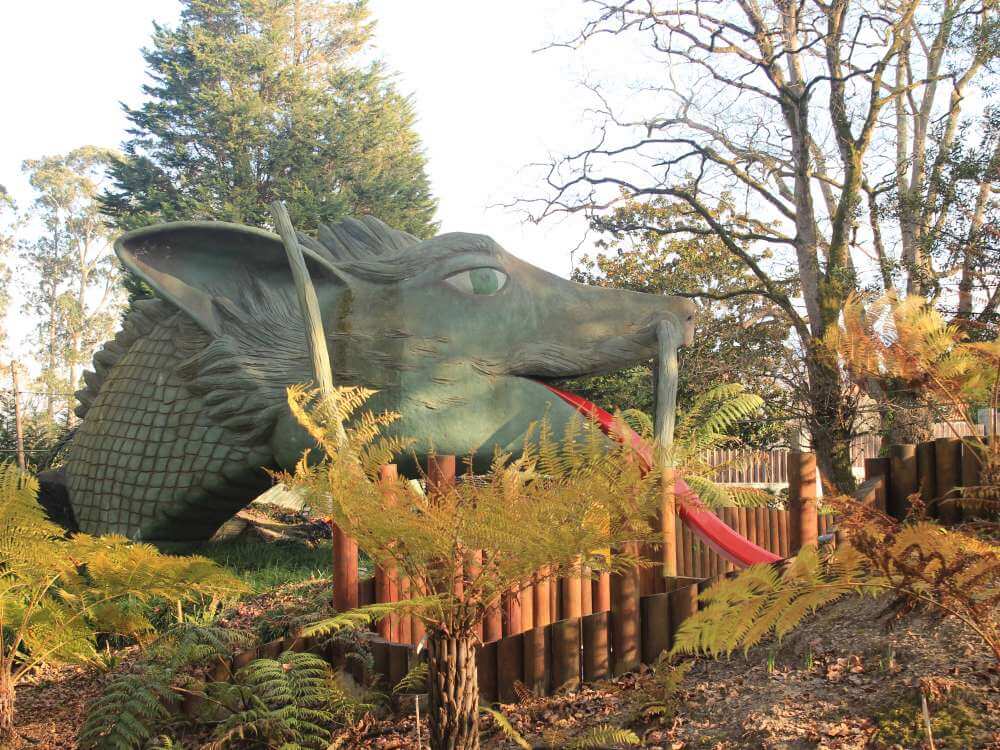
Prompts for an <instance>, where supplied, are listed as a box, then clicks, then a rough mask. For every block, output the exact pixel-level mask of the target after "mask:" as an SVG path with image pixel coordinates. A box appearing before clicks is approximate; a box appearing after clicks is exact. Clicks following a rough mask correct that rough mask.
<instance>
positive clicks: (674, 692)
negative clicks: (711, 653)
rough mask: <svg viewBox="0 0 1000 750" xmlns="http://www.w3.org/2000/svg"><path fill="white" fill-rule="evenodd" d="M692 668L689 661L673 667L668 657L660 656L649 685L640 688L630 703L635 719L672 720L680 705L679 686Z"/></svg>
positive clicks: (692, 662) (692, 664)
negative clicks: (654, 717)
mask: <svg viewBox="0 0 1000 750" xmlns="http://www.w3.org/2000/svg"><path fill="white" fill-rule="evenodd" d="M693 666H694V661H690V660H689V661H686V662H683V663H681V664H676V665H675V664H673V663H672V662H671V660H670V659H669V657H667V656H666V655H661V656H660V659H659V661H657V663H656V665H654V667H653V674H652V677H651V678H650V681H649V684H648V685H646V686H642V687H641V688H640V690H639V692H638V695H637V697H636V698H635V699H634V700H633V701H632V703H633V706H634V709H633V710H634V711H635V714H636V715H637V717H639V718H644V719H645V718H649V717H652V716H658V717H660V718H663V719H670V718H672V717H673V715H674V714H675V713H676V712H677V709H678V707H679V705H680V701H679V699H678V695H679V693H680V689H681V685H682V684H683V682H684V678H685V677H687V673H688V672H689V671H691V667H693Z"/></svg>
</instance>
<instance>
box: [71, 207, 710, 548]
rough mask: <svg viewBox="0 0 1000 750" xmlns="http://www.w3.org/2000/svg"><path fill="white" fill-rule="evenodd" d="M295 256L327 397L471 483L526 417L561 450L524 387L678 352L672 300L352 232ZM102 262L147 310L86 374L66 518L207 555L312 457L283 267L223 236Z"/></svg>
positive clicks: (400, 236)
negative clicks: (353, 406)
mask: <svg viewBox="0 0 1000 750" xmlns="http://www.w3.org/2000/svg"><path fill="white" fill-rule="evenodd" d="M299 243H300V245H301V247H302V248H303V251H304V254H305V258H306V262H307V266H308V268H309V274H310V276H311V280H312V285H313V287H314V288H315V292H316V296H317V298H318V301H319V310H320V312H321V315H322V321H323V328H324V332H325V340H326V342H327V346H328V348H329V352H330V360H331V363H332V370H333V380H334V383H335V384H337V385H365V386H368V387H370V388H374V389H377V390H378V395H377V396H376V397H375V399H374V402H373V403H372V404H371V405H372V407H373V408H377V409H391V410H394V411H398V412H400V414H401V415H402V416H401V419H400V421H399V422H398V423H397V424H396V426H395V428H396V429H397V430H398V431H399V432H400V433H401V434H405V435H408V436H412V437H417V438H419V440H420V443H419V444H418V446H417V454H418V457H420V455H421V454H423V453H426V452H427V451H428V450H430V449H431V448H433V449H434V450H436V451H437V452H438V453H454V454H458V455H468V454H469V453H470V451H473V452H474V454H475V460H476V461H477V462H478V463H480V464H487V463H488V462H489V460H490V458H491V457H492V455H493V451H494V447H495V446H501V447H503V448H510V449H515V450H516V448H517V447H518V446H519V445H520V443H521V441H522V438H523V436H524V434H525V431H526V429H527V428H528V426H529V425H530V424H531V423H532V422H533V421H537V420H538V419H539V418H540V417H542V415H544V414H546V413H547V414H548V418H549V420H550V422H551V423H552V425H553V428H554V429H555V430H556V431H558V430H559V429H560V428H562V427H563V426H564V425H565V424H566V423H567V421H568V420H569V419H570V418H571V416H572V415H573V414H574V410H573V409H572V407H570V406H568V405H567V404H564V403H563V402H562V401H560V400H559V399H557V398H555V397H554V396H553V395H552V393H551V392H550V391H549V390H548V389H546V388H545V387H544V386H543V385H541V384H540V383H538V382H536V379H546V378H560V377H568V376H578V375H587V374H595V373H601V372H607V371H611V370H615V369H618V368H621V367H625V366H628V365H630V364H633V363H636V362H638V361H642V360H647V359H649V358H651V357H652V356H654V355H655V353H656V351H657V327H658V324H659V323H660V321H663V320H667V321H671V322H672V323H673V324H677V325H678V326H679V329H680V330H682V331H683V332H684V333H683V334H682V335H683V337H684V338H690V336H691V323H690V320H691V315H692V312H693V307H692V305H691V303H690V302H688V301H687V300H684V299H681V298H675V297H660V296H653V295H646V294H638V293H635V292H628V291H620V290H610V289H602V288H598V287H590V286H584V285H581V284H576V283H573V282H570V281H567V280H565V279H562V278H559V277H558V276H555V275H553V274H550V273H547V272H545V271H542V270H541V269H539V268H536V267H535V266H532V265H530V264H528V263H525V262H524V261H522V260H519V259H517V258H515V257H514V256H512V255H510V254H509V253H507V252H505V251H504V250H503V249H502V248H501V247H500V246H499V245H498V244H497V243H496V242H494V241H493V240H492V239H490V238H489V237H485V236H482V235H476V234H463V233H453V234H444V235H441V236H438V237H435V238H434V239H431V240H425V241H419V240H417V239H416V238H415V237H412V236H410V235H408V234H406V233H403V232H399V231H396V230H393V229H391V228H389V227H388V226H386V225H385V224H383V223H382V222H380V221H377V220H376V219H373V218H369V217H365V218H363V219H360V220H355V219H348V220H346V221H343V222H341V223H339V224H337V225H336V226H332V227H322V228H321V229H320V231H319V236H318V238H310V237H305V236H302V235H300V236H299ZM115 250H116V252H117V253H118V256H119V257H120V258H121V260H122V261H123V262H124V263H125V265H126V266H128V268H129V269H131V270H132V271H133V272H135V273H136V274H138V275H139V276H140V277H141V278H142V279H144V280H145V281H146V282H147V283H148V284H149V285H150V286H151V287H152V288H153V289H154V290H155V292H156V294H157V297H158V298H157V299H152V300H147V301H143V302H138V303H136V304H135V305H134V307H133V309H132V311H131V312H130V313H129V315H128V317H127V319H126V321H125V323H124V326H123V328H122V331H121V332H120V333H119V334H118V335H117V336H116V337H115V339H114V340H113V341H110V342H108V343H107V344H105V345H104V348H103V349H102V350H101V351H99V352H98V353H97V354H96V355H95V357H94V369H95V371H94V372H88V373H86V374H85V380H86V384H87V387H86V388H85V389H84V390H82V391H80V392H79V393H78V394H77V395H78V399H79V406H78V407H77V410H76V411H77V414H78V415H80V416H81V417H83V421H82V423H81V424H80V427H79V428H78V430H77V432H76V434H75V435H74V436H73V438H72V441H71V443H70V445H69V447H68V450H67V453H66V464H65V482H66V488H67V491H68V497H69V502H70V505H71V506H72V509H73V513H74V515H75V518H76V522H77V524H78V525H79V527H80V528H81V529H82V530H83V531H87V532H91V533H119V534H125V535H127V536H130V537H133V538H141V539H171V540H180V539H204V538H207V537H209V536H210V535H211V534H212V533H213V532H214V531H215V530H216V529H217V528H218V527H219V526H220V525H221V524H222V523H223V522H225V521H226V520H227V519H228V518H230V517H231V516H232V515H233V514H234V513H236V512H237V511H238V510H239V509H240V508H242V507H243V506H244V505H246V504H247V503H248V502H249V501H250V500H252V499H253V498H254V497H255V496H256V495H257V494H259V493H260V492H261V491H263V490H264V489H266V488H267V487H268V486H269V485H270V480H269V477H268V475H267V473H266V472H265V468H278V467H283V468H290V467H292V466H293V465H294V462H295V461H296V460H297V459H298V458H299V457H300V456H301V455H302V453H303V451H305V450H307V449H308V448H309V446H310V441H309V439H308V437H307V435H306V434H305V432H304V431H303V430H302V429H301V428H300V427H299V426H298V424H297V423H296V422H295V420H294V418H293V417H292V416H291V414H290V412H289V410H288V407H287V403H286V395H285V389H286V388H287V387H288V386H289V385H292V384H296V383H304V382H309V381H312V380H314V379H315V378H314V370H313V369H312V362H311V360H310V355H309V350H308V344H307V338H306V323H305V322H304V320H303V313H302V311H301V308H300V305H299V301H298V298H297V293H296V287H295V282H294V281H293V278H292V273H291V271H290V268H289V263H288V259H287V258H286V254H285V250H284V247H283V245H282V242H281V239H280V238H279V237H278V236H277V235H274V234H271V233H269V232H266V231H263V230H260V229H254V228H251V227H245V226H238V225H233V224H224V223H220V222H191V223H187V222H185V223H175V224H161V225H157V226H153V227H149V228H146V229H141V230H138V231H135V232H130V233H129V234H126V235H124V236H123V237H121V238H120V239H119V240H118V242H117V243H116V244H115ZM402 468H403V469H404V471H405V470H406V469H407V467H405V466H403V467H402ZM410 470H412V467H410Z"/></svg>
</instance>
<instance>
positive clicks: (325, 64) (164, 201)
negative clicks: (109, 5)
mask: <svg viewBox="0 0 1000 750" xmlns="http://www.w3.org/2000/svg"><path fill="white" fill-rule="evenodd" d="M372 25H373V24H372V22H371V21H370V20H369V17H368V10H367V7H366V3H365V2H364V0H360V1H358V2H340V3H330V2H324V1H322V0H184V2H183V11H182V14H181V20H180V22H179V24H178V25H177V26H176V27H175V28H168V27H165V26H159V25H157V26H156V27H155V30H154V33H153V40H152V46H151V47H150V48H148V49H146V50H145V51H144V53H143V54H144V56H145V59H146V64H147V67H148V72H149V75H150V78H151V79H152V82H151V83H150V84H149V85H147V86H145V87H144V92H145V94H146V97H147V98H146V101H145V102H144V103H143V104H141V105H140V106H139V107H137V108H131V107H127V106H126V107H125V112H126V115H127V117H128V119H129V120H130V122H131V123H132V128H131V130H130V131H129V132H130V133H131V137H130V138H129V139H128V140H127V141H126V142H125V143H124V145H123V150H124V156H123V157H122V158H120V159H118V160H117V161H116V162H115V164H114V165H113V167H112V170H111V173H112V177H113V179H114V185H113V187H111V188H110V189H109V190H108V191H106V192H105V194H104V195H103V198H102V200H103V204H104V210H105V212H106V213H107V214H109V215H110V216H111V218H112V220H113V222H114V223H115V225H116V226H117V227H118V228H119V229H133V228H136V227H140V226H145V225H147V224H151V223H155V222H158V221H175V220H190V219H215V220H222V221H232V222H240V223H244V224H251V225H257V226H263V225H266V224H268V223H269V214H268V211H267V206H268V205H269V204H270V203H271V202H272V201H273V200H275V199H282V200H286V201H287V202H288V209H289V213H290V215H291V217H292V219H293V221H294V222H295V225H296V226H297V227H298V228H300V229H302V230H303V231H309V230H314V229H316V227H317V226H318V224H319V223H320V222H324V223H328V222H331V221H334V220H336V219H338V218H341V217H343V216H344V215H345V214H349V213H353V214H372V215H374V216H377V217H379V218H380V219H382V220H384V221H386V222H388V223H389V224H391V225H392V226H394V227H397V228H399V229H402V230H405V231H408V232H410V233H412V234H415V235H417V236H424V237H425V236H428V235H430V234H432V233H433V231H434V229H435V224H434V223H433V216H434V212H435V209H436V205H437V204H436V201H435V200H434V198H433V197H432V196H431V192H430V185H429V181H428V178H427V175H426V173H425V170H424V166H425V159H424V156H423V153H422V151H421V149H420V144H419V140H418V138H417V135H416V133H415V132H414V131H413V122H414V114H413V109H412V106H411V104H410V102H409V100H408V99H407V98H406V97H404V96H402V95H400V94H399V93H398V92H397V91H396V89H395V87H394V86H393V84H392V82H391V81H390V80H389V77H388V76H387V74H386V72H385V69H384V68H383V66H382V65H381V63H379V62H378V61H374V62H364V63H362V60H364V59H370V49H369V47H370V41H371V36H372Z"/></svg>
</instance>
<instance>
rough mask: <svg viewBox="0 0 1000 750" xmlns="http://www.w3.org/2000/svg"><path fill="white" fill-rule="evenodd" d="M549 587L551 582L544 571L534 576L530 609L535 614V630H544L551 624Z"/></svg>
mask: <svg viewBox="0 0 1000 750" xmlns="http://www.w3.org/2000/svg"><path fill="white" fill-rule="evenodd" d="M551 585H552V581H551V580H550V579H549V578H548V576H547V573H546V571H545V570H544V569H543V570H539V571H538V573H536V574H535V585H534V586H532V587H531V592H532V595H533V597H534V601H533V602H532V609H533V610H534V614H535V627H536V628H544V627H545V626H546V625H548V624H550V623H551V622H552V610H551V608H550V607H549V586H551Z"/></svg>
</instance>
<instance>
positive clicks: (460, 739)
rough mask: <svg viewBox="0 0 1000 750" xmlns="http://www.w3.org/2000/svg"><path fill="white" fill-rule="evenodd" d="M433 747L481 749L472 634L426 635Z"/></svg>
mask: <svg viewBox="0 0 1000 750" xmlns="http://www.w3.org/2000/svg"><path fill="white" fill-rule="evenodd" d="M427 655H428V668H429V671H430V713H429V716H428V717H427V724H428V727H429V731H430V746H431V750H478V748H479V682H478V679H479V677H478V674H477V672H476V651H475V647H474V642H473V639H472V638H471V637H470V636H467V635H466V636H457V637H456V636H451V635H447V634H445V633H443V632H441V631H438V630H435V631H432V632H430V633H428V636H427Z"/></svg>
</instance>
